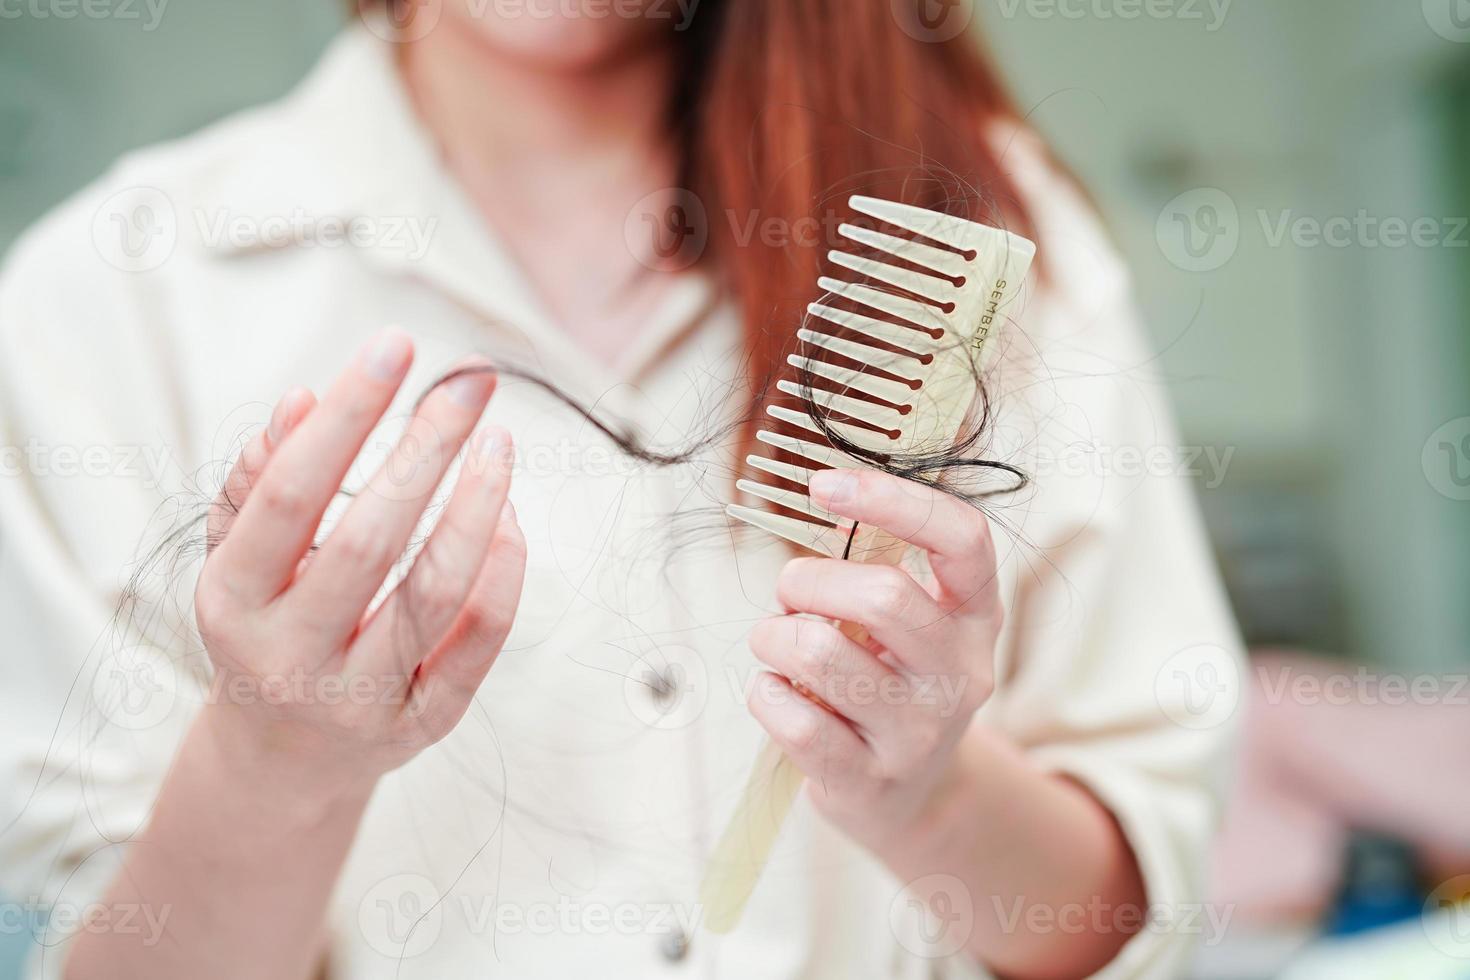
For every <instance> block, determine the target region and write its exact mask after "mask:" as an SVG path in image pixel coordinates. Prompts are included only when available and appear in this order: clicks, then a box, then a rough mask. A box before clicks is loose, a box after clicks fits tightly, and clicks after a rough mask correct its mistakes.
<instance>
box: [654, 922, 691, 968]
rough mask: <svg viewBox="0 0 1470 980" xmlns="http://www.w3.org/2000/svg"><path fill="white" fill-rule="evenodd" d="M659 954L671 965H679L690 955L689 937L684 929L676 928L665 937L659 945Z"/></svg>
mask: <svg viewBox="0 0 1470 980" xmlns="http://www.w3.org/2000/svg"><path fill="white" fill-rule="evenodd" d="M659 952H661V953H663V954H664V959H666V960H668V961H669V962H670V963H678V962H680V961H682V960H683V959H684V957H686V956H688V955H689V937H688V936H687V935H685V933H684V930H683V929H680V928H678V927H675V929H674V931H673V932H670V933H667V934H665V935H664V937H663V940H662V941H661V942H660V943H659Z"/></svg>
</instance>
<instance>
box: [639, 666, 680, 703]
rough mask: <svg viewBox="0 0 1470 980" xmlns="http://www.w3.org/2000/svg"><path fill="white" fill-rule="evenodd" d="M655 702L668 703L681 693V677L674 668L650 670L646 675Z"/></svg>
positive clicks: (645, 680) (650, 693)
mask: <svg viewBox="0 0 1470 980" xmlns="http://www.w3.org/2000/svg"><path fill="white" fill-rule="evenodd" d="M644 683H645V684H647V685H648V693H649V696H650V697H652V698H653V702H654V704H657V705H666V704H668V703H669V702H670V701H672V700H674V696H675V695H676V694H678V693H679V678H678V677H677V676H676V671H674V670H649V671H648V673H647V674H646V675H645V676H644Z"/></svg>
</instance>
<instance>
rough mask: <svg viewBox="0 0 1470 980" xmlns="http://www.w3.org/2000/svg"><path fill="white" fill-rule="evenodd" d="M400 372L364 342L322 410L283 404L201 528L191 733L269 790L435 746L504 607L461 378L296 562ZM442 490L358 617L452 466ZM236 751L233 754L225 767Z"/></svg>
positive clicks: (475, 683)
mask: <svg viewBox="0 0 1470 980" xmlns="http://www.w3.org/2000/svg"><path fill="white" fill-rule="evenodd" d="M412 359H413V347H412V344H411V342H410V341H409V339H408V338H407V337H406V336H405V335H403V334H402V333H400V332H396V331H389V332H385V333H383V334H381V335H379V336H378V337H377V338H375V339H374V340H373V341H372V342H370V343H369V344H368V345H367V346H366V347H365V348H364V349H363V350H362V351H361V352H360V353H359V355H358V356H357V358H356V360H355V362H354V363H353V365H352V366H351V367H350V368H349V369H348V370H347V371H346V372H345V373H344V374H343V375H342V376H341V377H339V378H338V379H337V381H336V382H335V383H334V384H333V386H332V388H331V389H330V390H329V391H328V392H327V394H326V396H325V398H323V399H322V401H321V402H320V404H318V403H316V402H315V400H314V399H313V398H312V396H311V395H310V393H308V392H306V391H304V390H297V391H293V392H291V393H289V394H287V395H286V396H285V397H284V398H282V400H281V402H280V404H279V405H278V406H277V407H276V410H275V412H274V414H273V415H272V418H271V422H270V425H269V427H268V428H267V429H266V431H264V432H263V433H261V434H260V435H259V436H257V437H256V439H255V440H254V441H253V442H252V443H251V444H250V445H249V446H248V447H247V448H246V450H245V452H244V453H243V454H242V455H241V457H240V459H239V461H238V462H237V463H236V465H235V468H234V471H233V472H232V473H231V474H230V476H229V478H228V480H227V482H226V485H225V488H224V490H223V491H222V493H221V495H220V497H219V499H218V500H217V501H216V502H215V505H214V506H213V508H212V509H211V512H210V516H209V528H208V541H209V549H210V550H209V555H208V558H207V559H206V561H205V563H204V567H203V570H202V572H201V573H200V577H199V583H198V588H197V590H196V593H195V615H196V617H197V620H198V625H199V631H200V634H201V636H202V637H203V640H204V644H205V647H206V648H207V649H208V651H209V656H210V660H211V661H212V662H213V664H214V667H215V671H216V677H215V684H214V687H213V696H212V697H211V698H210V699H209V704H208V705H207V706H206V708H205V709H204V714H205V715H206V716H207V717H206V718H205V719H203V720H204V721H206V723H207V724H206V727H207V728H209V729H210V730H211V731H213V732H214V733H215V736H216V737H215V739H214V741H215V743H216V747H217V748H221V749H223V750H224V751H226V752H227V753H229V757H230V761H231V762H235V763H238V764H240V765H253V766H256V767H259V768H260V769H261V770H262V771H263V772H268V773H269V774H270V778H271V779H272V780H273V781H278V780H286V781H287V782H288V785H289V784H291V783H295V782H296V780H294V779H293V778H292V777H293V776H298V775H299V776H300V777H302V780H301V781H302V782H303V783H305V784H308V785H311V786H313V787H317V786H325V787H327V788H331V787H334V786H335V787H337V788H340V789H344V790H353V789H370V787H371V785H372V784H374V783H375V782H376V781H377V779H378V778H379V777H380V776H381V775H382V774H383V773H385V772H387V771H389V770H391V769H394V768H396V767H398V766H400V765H402V764H403V763H404V762H406V761H408V760H409V759H410V758H412V757H413V756H414V755H416V754H417V753H418V752H420V751H421V750H423V749H424V748H426V747H428V746H429V745H431V744H433V743H434V742H436V741H438V740H439V739H441V738H443V737H444V736H445V735H447V734H448V733H449V732H450V730H451V729H453V728H454V726H455V725H456V724H457V723H458V722H459V720H460V718H461V717H463V715H464V713H465V711H466V710H467V709H468V707H469V704H470V701H471V699H472V698H473V697H474V695H475V692H476V691H477V690H478V688H479V686H480V683H481V681H482V680H483V679H484V677H485V675H486V673H487V672H488V671H489V669H490V667H491V665H492V664H493V663H494V662H495V658H496V656H497V655H498V654H499V652H500V648H501V646H502V645H503V644H504V642H505V638H506V634H507V633H508V632H509V630H510V626H511V622H512V619H513V618H514V615H515V610H516V605H517V603H518V601H519V598H520V591H521V581H522V574H523V572H524V568H525V542H524V538H523V537H522V535H521V532H520V529H519V527H518V526H517V525H516V521H515V514H514V511H513V509H512V507H511V505H510V504H509V503H508V502H507V500H506V493H507V491H508V490H509V487H510V471H511V461H512V459H513V450H512V448H511V443H510V436H509V434H508V433H507V432H505V430H503V429H498V428H493V427H487V428H485V429H483V430H481V431H480V432H478V433H476V434H475V435H474V437H473V438H471V433H472V432H473V431H474V428H475V425H476V423H477V422H478V421H479V418H480V416H481V414H482V412H483V411H484V409H485V405H486V403H487V402H488V401H489V399H490V395H491V392H492V391H493V389H494V387H495V377H494V375H493V373H491V372H490V371H489V370H488V369H487V370H486V371H482V372H472V373H469V374H463V375H460V376H458V377H456V378H454V379H453V380H451V381H449V382H448V383H446V384H444V385H441V386H439V387H438V388H436V389H435V390H434V391H433V392H431V393H430V394H429V395H428V397H426V398H425V399H424V400H423V401H422V403H421V404H420V405H419V407H418V409H417V411H416V412H415V415H414V418H413V419H412V420H411V421H410V423H409V425H408V427H407V429H406V431H405V432H404V435H403V437H402V439H401V440H400V441H399V443H398V444H397V446H396V447H395V448H394V450H393V452H392V453H391V455H390V457H389V458H388V459H387V461H386V462H385V463H384V464H383V465H382V467H381V468H379V470H378V471H377V472H376V473H375V474H374V475H373V477H372V479H371V480H370V481H369V483H368V485H367V486H366V487H365V488H364V489H363V490H362V491H360V492H359V493H358V494H357V495H356V497H355V499H353V501H352V503H351V504H350V505H349V506H348V507H347V509H346V510H345V512H344V513H343V514H342V516H341V519H340V521H338V523H337V524H336V526H335V528H334V529H333V530H332V531H331V533H330V535H329V536H328V537H327V539H326V540H325V541H324V542H322V543H321V545H320V547H319V548H317V549H316V550H315V551H313V550H312V546H313V543H314V541H315V539H316V536H317V533H318V529H319V525H320V523H321V521H322V517H323V514H324V512H325V511H326V509H327V507H328V505H329V504H330V503H331V501H332V500H333V498H334V497H335V496H336V495H337V493H338V492H339V490H340V488H341V485H342V481H343V479H344V478H345V477H346V475H347V473H348V470H349V469H350V468H351V466H352V464H353V462H354V460H355V459H356V458H357V456H358V453H359V451H360V450H361V448H362V446H363V443H364V441H365V440H366V439H367V438H368V436H369V435H370V434H371V432H372V431H373V429H374V427H375V426H376V425H377V423H378V421H379V420H380V418H381V417H382V415H383V413H384V412H385V411H386V410H387V409H388V406H389V404H390V403H391V402H392V400H393V397H394V395H395V394H396V393H397V391H398V389H399V386H400V385H401V384H402V383H403V379H404V376H405V375H406V374H407V372H408V367H409V364H410V362H411V361H412ZM467 440H468V441H469V449H468V451H467V452H466V453H465V459H464V463H463V465H462V467H461V470H460V475H459V478H458V483H457V485H456V487H455V489H454V493H453V495H452V496H451V497H450V500H449V502H448V504H447V506H446V508H445V510H444V513H443V515H442V517H441V519H440V520H439V522H438V524H437V526H436V527H435V528H434V530H433V532H432V533H431V535H430V536H429V539H428V541H427V543H426V544H425V545H424V548H423V550H422V551H421V552H420V554H419V555H418V557H417V559H416V560H415V562H414V564H413V567H412V568H411V569H410V570H409V572H408V574H407V575H406V577H405V578H404V579H403V580H402V581H401V582H400V583H399V584H398V585H397V586H396V587H395V588H394V590H393V591H392V592H391V593H390V594H389V595H388V596H387V597H386V598H385V599H384V600H383V601H382V603H381V605H380V606H378V607H377V608H376V609H372V610H370V609H369V607H370V605H371V604H372V602H373V599H374V597H375V596H376V595H377V593H378V592H379V590H380V589H381V588H382V585H383V582H384V580H385V578H386V577H387V575H388V573H389V572H390V570H391V569H392V566H393V565H394V564H395V562H397V561H398V560H399V559H400V557H401V556H402V555H403V553H404V551H405V549H406V548H407V547H408V545H409V542H410V538H411V536H412V535H413V532H414V529H415V527H416V526H417V525H418V522H419V520H420V518H421V515H422V513H423V510H424V508H425V506H426V505H427V503H428V502H429V500H430V499H431V497H432V496H433V494H434V491H435V489H436V488H437V487H438V486H439V484H440V482H441V481H442V480H443V478H444V475H445V473H446V471H447V470H448V468H449V465H450V463H451V462H452V461H453V459H454V458H455V456H456V455H458V453H459V452H460V449H461V448H462V447H463V446H464V445H465V443H466V441H467ZM241 753H245V755H241Z"/></svg>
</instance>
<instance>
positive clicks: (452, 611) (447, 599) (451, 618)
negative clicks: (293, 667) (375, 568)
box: [307, 427, 514, 676]
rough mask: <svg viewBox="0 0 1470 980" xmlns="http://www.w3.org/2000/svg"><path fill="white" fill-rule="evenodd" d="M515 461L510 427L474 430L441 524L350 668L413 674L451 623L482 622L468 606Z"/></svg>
mask: <svg viewBox="0 0 1470 980" xmlns="http://www.w3.org/2000/svg"><path fill="white" fill-rule="evenodd" d="M513 461H514V448H513V447H512V445H511V440H510V433H508V432H506V431H505V430H504V429H501V428H495V427H487V428H485V429H483V430H482V431H481V432H480V433H479V434H478V435H476V436H475V439H474V442H473V443H472V445H471V447H470V451H469V452H468V453H467V454H466V457H465V462H464V465H463V466H462V467H461V468H460V476H459V482H458V484H457V485H456V486H455V488H454V494H453V496H451V497H450V499H449V504H448V506H447V507H446V508H445V510H444V514H443V516H442V517H441V518H440V519H439V524H438V526H437V527H435V528H434V531H433V533H432V534H431V535H430V536H429V540H428V542H427V543H426V544H425V545H424V548H423V551H421V552H420V553H419V556H418V558H417V559H416V560H415V561H414V565H413V568H412V569H411V570H410V571H409V573H408V576H407V577H406V578H404V580H403V581H402V582H400V583H399V584H398V586H397V587H396V588H395V589H394V590H393V593H392V595H390V596H389V597H388V598H387V599H386V600H385V601H384V603H383V605H382V607H381V608H380V609H379V610H378V611H377V612H376V613H375V614H374V615H373V618H372V622H370V623H369V624H368V626H367V627H366V628H365V629H364V630H363V632H362V635H361V636H360V637H359V639H358V640H357V642H356V643H354V644H353V648H352V651H351V653H350V654H349V667H348V669H349V670H351V671H354V672H367V673H372V674H379V675H381V674H390V673H391V674H398V675H404V676H406V675H408V674H410V673H412V672H413V671H414V670H415V669H416V668H417V667H418V665H419V661H420V660H421V659H422V658H423V657H424V655H425V654H426V653H428V652H429V651H430V650H433V649H434V648H435V647H436V646H437V645H438V644H439V643H440V642H441V640H443V639H444V638H445V636H446V634H448V633H449V632H450V630H451V628H452V627H456V628H459V629H465V628H469V627H474V626H475V625H476V624H475V622H474V620H475V614H476V612H479V611H483V610H480V609H479V608H478V607H476V608H469V602H468V600H469V598H470V596H471V592H472V589H474V588H475V587H477V586H478V585H479V583H478V579H479V578H480V576H481V575H482V573H483V569H484V567H485V566H486V554H487V552H488V551H489V549H490V548H491V542H492V541H494V540H495V536H496V534H497V529H498V525H499V523H500V521H501V520H502V513H503V511H504V509H505V501H506V495H507V493H508V492H509V490H510V480H511V466H512V463H513ZM512 523H514V522H512ZM307 574H308V576H310V575H311V574H312V572H308V573H307ZM466 616H468V617H469V618H468V620H466Z"/></svg>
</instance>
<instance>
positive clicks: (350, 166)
mask: <svg viewBox="0 0 1470 980" xmlns="http://www.w3.org/2000/svg"><path fill="white" fill-rule="evenodd" d="M377 26H378V27H379V28H381V27H382V25H377ZM373 27H374V25H371V24H366V23H362V22H355V23H353V24H352V25H350V26H349V27H348V28H347V29H345V30H344V31H343V32H342V33H341V34H340V35H339V36H338V37H337V38H336V39H335V40H334V41H333V42H332V43H331V45H330V46H329V47H328V49H327V51H326V52H325V54H324V55H323V56H322V58H321V60H320V61H319V62H318V64H317V66H316V67H315V68H314V69H313V70H312V72H311V73H310V74H309V75H308V76H307V78H306V79H305V80H304V81H303V82H302V83H301V84H300V85H299V86H298V87H297V88H296V90H295V91H294V92H293V93H292V94H290V95H289V96H287V98H286V99H285V100H284V102H283V103H282V104H281V106H280V107H279V108H280V111H282V112H283V113H284V114H285V123H286V129H287V130H288V132H287V133H286V134H285V135H286V138H283V139H274V140H271V139H268V140H265V141H262V144H263V145H259V146H257V147H254V148H252V150H251V152H250V156H249V158H248V159H247V160H243V161H240V165H239V166H236V167H231V168H229V170H228V171H227V172H225V173H222V174H221V175H219V176H218V177H217V178H216V179H215V180H214V181H212V182H211V184H209V185H207V188H206V191H205V198H206V201H207V202H212V205H211V204H209V203H207V204H206V207H210V206H213V207H216V208H218V209H220V210H221V211H222V212H223V213H227V214H231V215H245V216H248V217H251V218H255V219H265V218H275V219H277V220H278V221H279V220H280V219H281V218H282V217H284V218H286V219H287V220H288V221H290V220H292V219H293V218H295V219H299V221H300V222H301V223H303V224H304V226H306V227H310V228H318V227H322V225H323V223H324V222H326V221H330V222H332V227H333V229H334V230H337V229H342V228H356V229H357V230H358V231H359V232H364V233H365V234H366V237H367V239H368V241H370V243H371V244H368V245H365V246H360V247H358V249H357V250H358V251H359V252H360V253H361V255H362V256H363V258H364V259H365V260H366V261H370V262H373V263H375V264H377V265H379V266H380V267H381V268H382V269H383V271H384V272H388V273H392V274H397V275H403V276H408V277H413V278H417V279H420V280H423V281H425V282H426V283H427V284H429V285H431V286H433V287H434V288H436V289H439V290H441V291H442V292H444V293H445V294H446V295H447V296H449V297H450V298H451V299H452V300H454V301H455V302H456V303H457V304H458V305H459V306H461V307H462V308H465V309H466V310H468V311H470V312H471V313H473V314H474V315H476V316H478V317H480V318H482V319H483V320H485V321H486V322H488V323H491V324H498V325H500V326H501V327H502V328H507V329H510V330H512V331H514V332H516V333H519V334H523V335H524V336H525V337H526V338H527V339H529V340H530V341H531V342H532V344H533V346H534V347H535V348H539V349H540V351H539V353H540V355H541V356H543V357H549V358H554V361H553V363H556V364H557V365H558V370H559V372H565V371H567V370H571V371H572V372H573V373H574V374H575V375H578V376H580V377H581V379H582V380H584V381H586V382H588V383H591V384H598V383H601V384H606V383H608V382H613V381H631V380H635V379H636V378H637V377H638V376H639V375H642V374H643V373H644V372H646V371H647V370H648V369H649V368H650V367H651V366H652V365H653V364H654V363H655V362H656V361H657V359H658V358H659V356H660V355H661V354H663V353H664V352H665V351H666V350H667V349H668V348H669V347H670V346H672V345H673V344H674V343H676V342H677V341H678V339H679V338H680V336H681V335H682V334H683V333H685V332H686V331H687V330H688V328H689V327H690V326H691V325H692V324H693V323H694V322H695V321H697V320H698V319H700V318H702V317H703V316H705V315H707V314H708V313H709V312H710V310H711V309H712V307H713V306H714V304H715V302H716V291H715V289H714V287H713V284H712V282H711V281H710V279H709V277H707V276H705V275H703V274H700V273H695V272H690V273H686V274H684V275H682V276H681V277H680V281H679V282H678V283H677V284H676V285H675V287H674V288H672V289H671V290H670V291H669V296H668V299H667V301H666V302H665V303H664V304H663V308H662V310H660V312H659V313H658V314H657V315H656V316H655V317H654V318H653V320H652V321H651V322H650V323H648V324H647V325H646V326H645V328H644V329H643V330H642V331H640V334H639V335H638V337H637V338H636V339H635V340H634V342H633V343H632V344H631V345H630V347H629V349H628V351H627V353H626V355H625V356H624V357H622V358H621V359H620V361H619V363H618V364H617V365H614V366H613V367H612V368H611V369H609V368H608V367H605V366H603V365H600V364H598V363H596V362H595V361H593V360H592V359H591V358H590V357H588V356H587V355H586V353H585V352H584V351H583V350H582V349H581V348H580V346H578V345H576V344H575V343H572V342H571V339H570V338H569V337H568V336H567V335H566V333H565V332H564V331H562V330H561V329H560V328H559V327H558V326H557V325H556V324H555V323H554V322H553V320H552V318H551V317H550V315H549V314H548V313H547V311H546V310H545V308H544V306H543V304H542V303H541V302H540V301H539V299H538V298H537V297H536V296H535V295H534V294H533V293H532V291H531V290H530V288H529V286H528V284H527V282H526V278H525V277H524V276H523V275H522V274H521V273H520V271H519V269H517V267H516V264H515V262H514V260H513V259H512V257H511V256H510V255H509V253H508V252H507V251H506V249H505V248H504V246H503V245H502V244H501V243H500V241H499V240H498V239H497V237H496V235H495V234H494V232H493V230H492V229H491V228H489V227H488V226H487V225H486V223H485V222H484V221H483V220H482V219H481V217H480V215H479V212H478V211H477V209H476V208H475V206H474V205H473V203H472V202H471V201H470V200H469V199H468V197H467V196H466V195H465V194H464V192H463V191H462V190H461V188H460V186H459V184H458V182H457V181H456V180H455V179H454V178H453V177H452V176H451V175H450V174H449V173H448V172H447V171H446V170H445V169H444V167H443V165H442V164H441V162H440V160H439V156H438V153H437V151H436V148H435V146H434V142H433V140H432V138H431V137H430V135H429V134H428V132H427V131H426V130H425V129H424V127H423V125H422V124H421V122H420V120H419V118H418V116H417V114H416V113H415V112H414V109H413V106H412V104H411V103H410V100H409V97H408V93H407V92H406V90H405V89H404V86H403V84H402V80H401V76H400V75H399V72H398V68H397V65H396V64H395V45H394V44H393V43H392V42H390V41H386V40H384V39H383V37H384V36H385V34H384V32H383V31H382V30H381V29H379V30H374V29H373ZM266 111H271V110H266ZM275 135H277V136H280V135H281V134H280V133H279V132H277V133H276V134H275ZM296 240H297V239H296V238H293V237H291V236H289V235H288V236H286V238H285V240H284V241H283V242H282V244H281V246H280V247H292V246H293V245H294V244H296ZM262 247H264V248H270V247H273V246H271V245H269V244H264V245H252V246H251V247H248V248H239V247H232V246H230V245H228V244H226V245H224V246H223V247H222V248H219V249H216V250H215V254H218V255H220V256H223V257H225V258H228V257H230V256H232V255H238V254H241V253H243V252H253V251H258V250H259V249H260V248H262Z"/></svg>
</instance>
